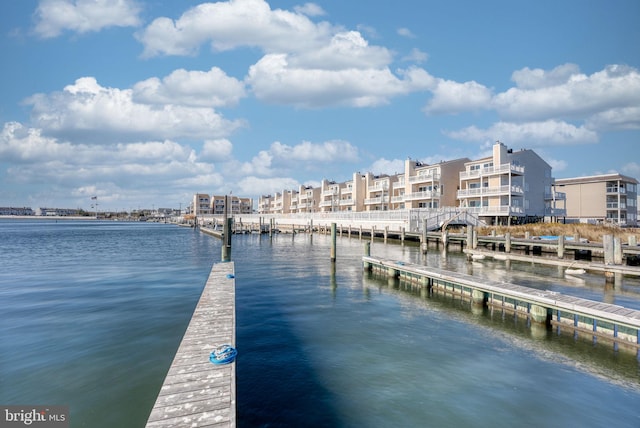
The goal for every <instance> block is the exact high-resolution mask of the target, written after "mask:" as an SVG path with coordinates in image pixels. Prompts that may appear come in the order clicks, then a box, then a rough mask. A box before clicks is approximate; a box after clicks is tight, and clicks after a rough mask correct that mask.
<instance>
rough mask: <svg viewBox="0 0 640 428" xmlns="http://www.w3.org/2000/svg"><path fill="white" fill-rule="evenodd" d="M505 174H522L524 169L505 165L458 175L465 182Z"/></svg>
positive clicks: (519, 166)
mask: <svg viewBox="0 0 640 428" xmlns="http://www.w3.org/2000/svg"><path fill="white" fill-rule="evenodd" d="M506 173H517V174H524V167H523V166H521V165H514V164H511V163H505V164H502V165H500V166H496V167H494V166H492V167H489V168H480V169H474V170H473V171H471V170H470V171H463V172H461V173H460V178H461V179H462V180H466V179H469V178H474V177H480V176H481V175H496V174H506Z"/></svg>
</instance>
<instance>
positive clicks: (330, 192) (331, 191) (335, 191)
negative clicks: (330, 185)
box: [322, 189, 338, 196]
mask: <svg viewBox="0 0 640 428" xmlns="http://www.w3.org/2000/svg"><path fill="white" fill-rule="evenodd" d="M337 194H338V189H329V190H325V191H324V192H322V196H331V195H337Z"/></svg>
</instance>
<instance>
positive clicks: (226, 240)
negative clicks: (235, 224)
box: [222, 195, 233, 262]
mask: <svg viewBox="0 0 640 428" xmlns="http://www.w3.org/2000/svg"><path fill="white" fill-rule="evenodd" d="M223 214H224V215H223V217H224V224H223V225H222V233H223V235H222V261H223V262H228V261H231V224H232V223H231V222H232V221H233V219H232V218H231V217H229V196H228V195H224V212H223Z"/></svg>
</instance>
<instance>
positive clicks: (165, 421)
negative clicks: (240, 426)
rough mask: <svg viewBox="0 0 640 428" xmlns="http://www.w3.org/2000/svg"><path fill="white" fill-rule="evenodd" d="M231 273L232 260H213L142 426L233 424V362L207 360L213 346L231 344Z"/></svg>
mask: <svg viewBox="0 0 640 428" xmlns="http://www.w3.org/2000/svg"><path fill="white" fill-rule="evenodd" d="M234 272H235V267H234V264H233V262H227V263H217V264H214V265H213V268H212V269H211V273H210V274H209V278H208V279H207V283H206V285H205V287H204V290H203V291H202V295H201V296H200V300H199V302H198V305H197V307H196V309H195V311H194V313H193V316H192V318H191V322H190V323H189V326H188V327H187V330H186V332H185V334H184V337H183V338H182V342H181V343H180V347H179V348H178V352H177V353H176V356H175V357H174V359H173V362H172V364H171V367H170V368H169V371H168V373H167V376H166V378H165V380H164V383H163V385H162V388H161V389H160V393H159V394H158V398H157V399H156V403H155V405H154V406H153V410H152V411H151V414H150V415H149V419H148V421H147V425H146V426H147V427H148V428H160V427H162V428H164V427H167V428H168V427H172V428H173V427H235V426H236V364H235V362H231V363H230V364H225V365H218V364H213V363H211V362H210V361H209V356H210V354H211V352H212V351H213V350H214V349H215V348H216V347H218V346H220V345H222V344H230V345H231V346H233V347H235V340H236V337H235V331H236V328H235V327H236V311H235V279H234V275H235V274H234Z"/></svg>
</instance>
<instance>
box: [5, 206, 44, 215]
mask: <svg viewBox="0 0 640 428" xmlns="http://www.w3.org/2000/svg"><path fill="white" fill-rule="evenodd" d="M0 215H35V213H34V212H33V210H32V209H31V208H30V207H0Z"/></svg>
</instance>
